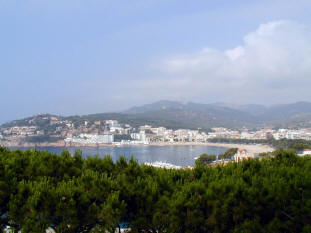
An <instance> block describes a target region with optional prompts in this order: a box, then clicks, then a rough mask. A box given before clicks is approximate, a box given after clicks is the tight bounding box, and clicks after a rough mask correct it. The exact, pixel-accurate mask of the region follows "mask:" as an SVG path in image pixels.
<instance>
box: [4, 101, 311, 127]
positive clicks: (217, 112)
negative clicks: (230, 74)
mask: <svg viewBox="0 0 311 233" xmlns="http://www.w3.org/2000/svg"><path fill="white" fill-rule="evenodd" d="M50 117H57V118H58V119H60V120H62V121H64V122H66V121H69V122H72V123H74V124H75V126H76V127H77V126H79V125H82V124H84V122H85V121H88V122H91V123H92V122H95V121H104V120H111V119H114V120H118V121H119V122H120V123H122V124H130V125H131V126H133V127H138V126H141V125H145V124H148V125H152V126H154V127H158V126H164V127H167V128H172V129H177V128H188V129H196V128H202V129H209V128H212V127H226V128H241V127H248V128H255V127H261V126H264V125H269V126H274V127H311V103H309V102H297V103H293V104H283V105H276V106H271V107H265V106H263V105H256V104H250V105H233V104H226V103H213V104H199V103H192V102H189V103H184V102H178V101H166V100H162V101H158V102H155V103H152V104H147V105H143V106H135V107H132V108H130V109H128V110H126V111H124V112H119V113H99V114H89V115H83V116H67V117H64V116H54V115H50V114H44V115H38V116H33V117H29V118H25V119H22V120H15V121H12V122H9V123H6V124H3V125H2V126H1V127H2V128H3V127H12V126H27V125H35V126H38V128H39V129H40V130H51V124H50V120H48V118H50ZM57 126H59V125H57V124H56V125H53V126H52V128H55V127H57Z"/></svg>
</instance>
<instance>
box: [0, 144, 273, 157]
mask: <svg viewBox="0 0 311 233" xmlns="http://www.w3.org/2000/svg"><path fill="white" fill-rule="evenodd" d="M0 145H2V146H4V147H24V148H34V147H63V148H66V147H126V146H210V147H225V148H228V149H229V148H233V147H235V148H238V149H246V150H247V151H248V152H249V153H252V154H255V153H263V152H271V151H274V150H275V149H274V148H273V147H271V146H269V145H264V144H235V143H218V142H217V143H215V142H158V143H150V144H121V145H116V144H96V143H92V144H81V143H71V144H69V145H68V143H66V142H64V141H58V142H55V143H16V142H15V143H12V142H7V143H5V142H2V143H0Z"/></svg>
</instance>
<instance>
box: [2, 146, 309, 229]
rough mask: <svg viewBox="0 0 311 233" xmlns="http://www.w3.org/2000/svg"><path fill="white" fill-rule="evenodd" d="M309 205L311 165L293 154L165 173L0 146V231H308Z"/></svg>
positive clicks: (107, 159) (124, 162)
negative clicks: (126, 226) (124, 227)
mask: <svg viewBox="0 0 311 233" xmlns="http://www.w3.org/2000/svg"><path fill="white" fill-rule="evenodd" d="M230 151H231V152H230V153H233V150H230ZM230 153H229V152H228V154H230ZM202 157H203V158H205V159H206V161H208V162H210V161H211V160H214V159H216V156H212V155H203V156H202ZM310 200H311V158H310V157H298V156H297V155H296V154H295V152H294V151H278V152H276V153H274V155H273V157H263V158H262V159H261V160H258V159H253V160H245V161H243V162H241V163H235V162H232V163H228V164H227V165H225V166H224V165H222V166H217V167H211V166H204V164H202V163H201V162H197V164H196V166H195V167H194V169H181V170H175V169H160V168H154V167H150V166H146V165H140V164H138V163H137V161H136V160H135V159H134V158H132V159H130V160H127V159H125V158H124V157H121V158H120V159H119V160H118V161H117V162H116V163H114V162H113V161H112V159H111V157H109V156H107V157H105V158H99V157H96V156H95V157H88V158H86V159H84V158H82V153H81V151H77V152H76V153H75V154H74V155H73V156H72V155H71V154H70V153H69V152H68V151H64V152H63V153H62V154H61V155H60V156H59V155H56V154H53V153H50V152H47V151H42V152H40V151H37V150H28V151H25V152H22V151H20V150H15V151H10V150H8V149H5V148H1V147H0V216H1V218H0V228H1V229H3V228H4V227H5V226H10V227H11V228H14V229H16V230H22V232H35V233H37V232H38V233H39V232H45V229H47V228H48V227H52V228H53V229H54V230H55V231H56V232H64V233H67V232H69V233H71V232H115V229H117V228H118V226H119V224H120V223H121V222H128V223H130V227H131V229H132V231H133V232H171V233H179V232H189V233H190V232H196V233H197V232H198V233H200V232H202V233H203V232H204V233H205V232H310V229H311V217H310V216H311V202H310Z"/></svg>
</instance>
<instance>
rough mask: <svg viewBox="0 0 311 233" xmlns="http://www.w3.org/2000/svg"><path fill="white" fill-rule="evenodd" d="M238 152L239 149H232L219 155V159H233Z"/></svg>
mask: <svg viewBox="0 0 311 233" xmlns="http://www.w3.org/2000/svg"><path fill="white" fill-rule="evenodd" d="M237 152H238V148H230V149H228V150H227V151H226V152H225V153H223V154H220V155H218V159H232V157H233V156H234V155H235V154H236V153H237Z"/></svg>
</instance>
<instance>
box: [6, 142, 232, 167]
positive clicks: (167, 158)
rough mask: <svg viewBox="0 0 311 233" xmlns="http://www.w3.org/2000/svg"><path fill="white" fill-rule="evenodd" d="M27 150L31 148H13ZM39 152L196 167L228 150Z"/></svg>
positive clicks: (130, 148)
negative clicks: (198, 161) (200, 159)
mask: <svg viewBox="0 0 311 233" xmlns="http://www.w3.org/2000/svg"><path fill="white" fill-rule="evenodd" d="M12 149H22V150H27V149H30V148H22V147H21V148H12ZM36 149H38V150H41V151H43V150H47V151H49V152H53V153H56V154H61V152H62V151H63V150H64V149H66V150H68V151H69V152H70V153H71V154H74V153H75V151H76V150H81V151H82V153H83V157H87V156H94V155H98V156H99V157H101V158H103V157H104V156H106V155H110V156H111V158H112V159H113V161H116V160H118V159H119V158H120V156H124V157H126V158H127V159H130V158H131V156H133V157H134V158H135V159H136V160H137V161H138V162H139V163H144V162H148V163H153V162H156V161H162V162H166V163H170V164H174V165H177V166H183V167H185V166H194V164H195V158H196V157H199V156H200V155H201V154H203V153H206V154H215V155H219V154H221V153H223V152H225V151H226V150H227V148H224V147H216V146H205V145H202V146H200V145H185V146H122V147H66V148H62V147H37V148H36Z"/></svg>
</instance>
